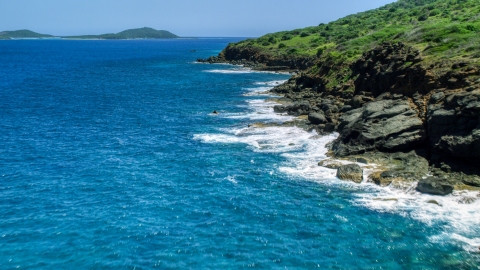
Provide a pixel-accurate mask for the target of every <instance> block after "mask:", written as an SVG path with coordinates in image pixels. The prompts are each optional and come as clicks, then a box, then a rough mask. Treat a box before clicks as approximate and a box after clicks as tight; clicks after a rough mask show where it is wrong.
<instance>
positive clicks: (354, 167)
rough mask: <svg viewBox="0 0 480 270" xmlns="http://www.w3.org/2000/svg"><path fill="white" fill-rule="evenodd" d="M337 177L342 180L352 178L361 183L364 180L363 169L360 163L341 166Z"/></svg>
mask: <svg viewBox="0 0 480 270" xmlns="http://www.w3.org/2000/svg"><path fill="white" fill-rule="evenodd" d="M337 177H338V178H339V179H341V180H352V181H353V182H356V183H361V182H362V180H363V169H362V167H360V166H359V165H358V164H348V165H343V166H340V167H339V168H338V170H337Z"/></svg>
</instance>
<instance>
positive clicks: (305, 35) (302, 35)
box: [300, 32, 310, 37]
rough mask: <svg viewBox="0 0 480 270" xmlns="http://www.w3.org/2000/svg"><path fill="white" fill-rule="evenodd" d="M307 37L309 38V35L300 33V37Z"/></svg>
mask: <svg viewBox="0 0 480 270" xmlns="http://www.w3.org/2000/svg"><path fill="white" fill-rule="evenodd" d="M308 36H310V34H309V33H307V32H302V33H300V37H308Z"/></svg>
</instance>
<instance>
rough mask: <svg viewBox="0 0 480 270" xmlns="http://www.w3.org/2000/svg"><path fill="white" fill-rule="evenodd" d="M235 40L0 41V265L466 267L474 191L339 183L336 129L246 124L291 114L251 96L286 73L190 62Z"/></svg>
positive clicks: (474, 223)
mask: <svg viewBox="0 0 480 270" xmlns="http://www.w3.org/2000/svg"><path fill="white" fill-rule="evenodd" d="M238 40H240V39H236V38H231V39H192V40H164V41H153V40H138V41H61V40H23V41H22V40H19V41H0V78H1V80H0V117H1V120H0V268H1V269H17V268H19V269H58V268H63V269H72V268H73V269H75V268H93V269H103V268H115V269H119V268H120V269H153V268H158V269H185V268H189V269H208V268H210V269H218V268H227V269H236V268H267V269H268V268H282V269H285V268H287V269H311V268H333V269H439V268H443V269H478V265H479V262H480V258H479V254H478V253H476V252H477V250H478V246H480V229H479V228H480V226H479V225H480V220H479V218H480V215H479V212H480V208H479V204H478V200H477V201H476V202H474V203H471V204H462V203H459V202H460V201H461V200H462V199H463V198H466V197H472V198H476V197H475V196H476V195H475V194H470V193H469V194H455V196H450V197H447V198H438V197H435V196H420V195H419V194H417V193H416V192H414V191H412V190H408V188H407V189H406V190H403V191H401V190H398V189H381V188H377V187H375V186H373V185H369V184H362V185H357V184H351V183H346V182H342V181H340V180H337V179H336V178H335V177H334V171H331V170H328V169H322V168H320V167H318V166H317V165H316V163H317V162H318V161H319V160H321V159H323V158H325V152H326V150H325V144H326V143H328V142H329V141H331V140H333V139H334V138H335V134H333V135H330V136H327V137H318V136H316V134H314V133H308V132H306V131H303V130H301V129H298V128H295V127H263V128H262V127H256V126H250V127H249V125H251V124H253V123H255V122H282V121H287V120H290V119H291V118H290V117H288V116H279V115H275V114H273V113H272V111H273V110H272V108H271V107H272V106H273V103H269V102H264V100H265V99H266V98H268V97H269V96H268V95H265V94H262V92H263V91H265V90H267V89H269V88H270V87H272V86H274V85H276V84H278V83H281V82H282V81H283V80H286V79H288V77H289V75H286V74H274V73H259V72H252V71H249V70H247V69H242V68H240V67H235V66H229V65H208V64H198V63H195V60H196V59H197V58H199V57H208V56H210V55H215V54H217V53H218V52H219V51H220V50H221V49H223V48H224V47H225V46H226V45H227V44H228V43H229V42H234V41H238ZM191 50H196V52H191ZM213 110H217V111H218V112H220V114H218V115H214V114H211V112H212V111H213ZM432 198H434V199H435V200H437V201H438V203H439V204H440V205H441V206H439V205H437V204H432V203H426V202H427V201H428V200H431V199H432Z"/></svg>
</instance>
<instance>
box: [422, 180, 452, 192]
mask: <svg viewBox="0 0 480 270" xmlns="http://www.w3.org/2000/svg"><path fill="white" fill-rule="evenodd" d="M417 190H418V191H420V192H422V193H427V194H432V195H448V194H450V193H452V191H453V186H452V185H450V184H448V183H446V182H445V180H443V179H441V178H435V177H428V178H425V179H422V180H420V181H419V182H418V184H417Z"/></svg>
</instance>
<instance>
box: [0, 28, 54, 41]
mask: <svg viewBox="0 0 480 270" xmlns="http://www.w3.org/2000/svg"><path fill="white" fill-rule="evenodd" d="M16 38H53V36H52V35H45V34H39V33H35V32H33V31H30V30H16V31H3V32H0V39H16Z"/></svg>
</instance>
